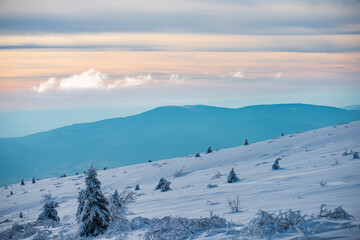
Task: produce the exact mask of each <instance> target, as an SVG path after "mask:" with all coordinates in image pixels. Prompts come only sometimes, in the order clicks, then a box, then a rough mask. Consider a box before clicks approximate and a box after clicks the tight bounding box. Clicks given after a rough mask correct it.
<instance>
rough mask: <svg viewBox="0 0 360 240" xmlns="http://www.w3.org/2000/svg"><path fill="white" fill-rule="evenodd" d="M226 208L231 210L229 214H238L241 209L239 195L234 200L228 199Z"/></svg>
mask: <svg viewBox="0 0 360 240" xmlns="http://www.w3.org/2000/svg"><path fill="white" fill-rule="evenodd" d="M227 207H228V208H229V209H230V210H231V212H239V211H240V209H241V207H240V198H239V195H237V196H236V198H235V199H230V198H228V200H227Z"/></svg>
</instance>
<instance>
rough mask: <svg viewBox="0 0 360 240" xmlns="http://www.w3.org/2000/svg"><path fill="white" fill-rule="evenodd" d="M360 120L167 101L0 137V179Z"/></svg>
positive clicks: (340, 113) (282, 108)
mask: <svg viewBox="0 0 360 240" xmlns="http://www.w3.org/2000/svg"><path fill="white" fill-rule="evenodd" d="M359 119H360V112H359V111H349V110H344V109H339V108H334V107H326V106H316V105H306V104H277V105H257V106H249V107H244V108H236V109H233V108H222V107H212V106H205V105H196V106H182V107H178V106H166V107H159V108H155V109H153V110H150V111H147V112H143V113H140V114H137V115H134V116H129V117H123V118H113V119H106V120H102V121H98V122H93V123H82V124H74V125H70V126H66V127H62V128H57V129H54V130H51V131H46V132H41V133H36V134H32V135H28V136H25V137H19V138H2V139H0V184H7V183H12V182H14V181H20V180H21V178H23V177H25V178H31V177H32V176H35V177H40V178H45V177H54V176H60V175H61V174H64V173H65V174H67V175H72V174H75V173H76V172H77V171H79V172H81V171H82V170H84V169H85V168H86V167H88V165H89V163H90V162H93V163H96V165H97V166H100V167H105V166H107V167H118V166H124V165H129V164H134V163H140V162H146V161H148V160H150V159H151V160H159V159H165V158H171V157H177V156H185V155H189V154H194V153H196V152H203V151H205V150H206V148H207V147H208V146H212V147H213V149H220V148H229V147H234V146H239V145H242V144H243V143H244V140H245V138H247V139H248V140H249V142H250V143H253V142H255V141H261V140H265V139H269V138H274V137H278V136H280V134H281V132H284V133H285V134H290V133H295V132H302V131H307V130H312V129H317V128H322V127H326V126H330V125H334V124H338V123H342V122H350V121H355V120H359Z"/></svg>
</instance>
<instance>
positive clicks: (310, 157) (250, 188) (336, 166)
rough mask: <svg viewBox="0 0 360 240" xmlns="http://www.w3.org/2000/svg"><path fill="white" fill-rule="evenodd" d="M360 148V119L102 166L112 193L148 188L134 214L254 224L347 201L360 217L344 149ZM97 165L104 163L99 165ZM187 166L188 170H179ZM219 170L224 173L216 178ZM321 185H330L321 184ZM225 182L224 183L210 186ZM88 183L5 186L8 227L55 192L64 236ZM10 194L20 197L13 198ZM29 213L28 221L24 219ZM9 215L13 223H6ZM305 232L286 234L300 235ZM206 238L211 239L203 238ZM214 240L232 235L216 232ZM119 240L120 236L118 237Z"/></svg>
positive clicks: (357, 177) (356, 166)
mask: <svg viewBox="0 0 360 240" xmlns="http://www.w3.org/2000/svg"><path fill="white" fill-rule="evenodd" d="M345 148H346V149H347V150H348V151H350V150H353V151H357V152H359V151H360V121H356V122H351V123H348V124H342V125H336V126H332V127H327V128H322V129H318V130H314V131H309V132H304V133H298V134H292V135H286V136H284V137H279V138H275V139H271V140H267V141H263V142H258V143H254V144H250V145H248V146H240V147H235V148H231V149H221V150H218V151H214V152H213V153H210V154H201V157H199V158H195V157H194V156H187V157H179V158H174V159H167V160H161V161H156V162H151V163H143V164H136V165H131V166H126V167H121V168H116V169H110V170H102V171H98V174H99V180H100V181H101V183H102V190H103V192H104V193H112V192H114V190H115V189H117V190H119V191H121V190H122V189H125V188H128V189H131V190H133V188H134V187H135V185H136V184H139V185H140V188H141V190H139V191H137V192H138V193H139V196H138V198H137V200H136V202H135V203H131V204H130V205H129V211H131V212H133V214H131V215H128V216H127V218H128V219H132V218H135V217H138V216H142V217H148V218H154V217H156V218H162V217H164V216H168V215H171V216H181V217H191V218H198V217H200V216H202V217H207V216H209V210H212V211H213V212H214V213H215V214H217V215H219V216H220V217H223V218H226V219H227V220H232V221H234V222H235V223H243V224H246V223H248V222H249V221H250V220H251V219H252V218H254V217H255V216H256V213H257V211H258V209H262V210H265V211H270V212H274V211H278V210H288V209H293V210H301V211H302V212H303V213H306V214H309V215H311V214H313V213H315V214H317V213H318V212H319V209H320V205H321V204H326V205H327V207H328V208H331V209H333V208H334V207H337V206H340V205H342V206H343V207H344V209H345V210H346V211H347V212H348V213H350V214H351V215H353V216H354V217H355V218H356V219H357V220H359V219H360V159H353V158H352V155H346V156H343V153H344V149H345ZM277 158H281V160H280V161H279V162H280V166H281V169H279V170H271V166H272V164H273V163H274V161H275V159H277ZM95 167H96V166H95ZM231 168H234V169H235V172H236V174H237V176H238V177H239V178H240V181H239V182H236V183H231V184H230V183H227V182H226V177H227V175H228V173H229V171H230V170H231ZM181 169H183V175H181V176H179V177H174V173H175V172H176V171H178V170H181ZM217 172H220V173H222V174H223V176H222V177H220V178H217V179H211V178H212V177H213V176H214V175H215V174H216V173H217ZM161 177H163V178H166V179H167V180H169V181H171V182H172V184H171V188H172V190H171V191H168V192H159V191H154V188H155V186H156V184H157V183H158V182H159V179H160V178H161ZM320 182H326V184H325V186H321V184H320ZM209 183H211V184H217V185H218V187H216V188H210V189H209V188H207V185H208V184H209ZM83 188H84V176H83V175H78V176H70V177H65V178H51V179H43V180H39V181H37V182H36V183H35V184H32V183H31V182H25V186H20V183H19V184H16V185H15V184H13V185H11V186H8V187H6V188H4V187H3V188H2V189H1V190H0V202H1V204H0V222H2V223H1V224H0V231H3V230H5V229H7V228H10V227H11V225H12V224H14V223H23V222H29V221H35V220H36V218H37V217H38V215H39V214H40V212H41V207H42V205H43V203H41V202H40V201H41V200H42V197H41V196H42V195H44V194H48V193H51V194H52V195H53V197H54V198H55V200H56V201H58V202H59V203H60V205H59V207H58V208H57V211H58V213H59V217H60V219H61V223H62V227H60V228H55V229H52V231H53V232H55V233H58V232H59V231H63V232H62V234H63V236H64V238H66V237H69V236H72V234H74V233H75V232H76V231H77V223H76V221H75V212H76V208H77V200H76V197H77V196H78V192H79V190H80V189H83ZM10 191H12V192H13V193H14V195H11V196H10V195H9V194H10ZM237 195H239V197H240V201H241V207H242V209H241V210H242V211H240V212H237V213H231V212H230V210H229V209H228V208H227V199H229V198H235V197H236V196H237ZM20 211H22V213H23V215H24V218H23V219H20V218H19V212H20ZM6 219H9V220H11V221H10V222H3V221H4V220H6ZM137 234H140V235H141V234H142V232H141V231H139V232H137V233H133V234H130V235H129V236H128V237H129V239H140V237H141V236H138V235H137ZM296 236H298V235H296V234H295V235H291V234H290V235H286V234H285V235H278V236H277V237H279V238H280V237H283V238H292V237H296ZM321 236H322V237H325V238H328V237H330V236H338V237H339V236H340V238H344V236H347V237H349V238H353V239H356V238H357V237H359V236H360V228H359V227H356V228H351V229H349V230H348V231H345V232H344V231H342V230H339V233H336V231H335V232H334V231H333V232H331V233H330V235H329V233H328V235H321ZM198 238H205V235H199V236H198ZM209 238H210V239H226V238H231V236H228V235H226V236H225V235H222V234H220V233H219V234H215V235H213V236H211V237H209ZM114 239H115V238H114Z"/></svg>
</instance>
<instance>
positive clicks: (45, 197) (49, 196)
mask: <svg viewBox="0 0 360 240" xmlns="http://www.w3.org/2000/svg"><path fill="white" fill-rule="evenodd" d="M41 197H42V198H43V199H42V200H41V202H48V201H50V200H51V199H53V196H52V194H51V193H46V194H44V195H42V196H41Z"/></svg>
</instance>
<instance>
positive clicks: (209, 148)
mask: <svg viewBox="0 0 360 240" xmlns="http://www.w3.org/2000/svg"><path fill="white" fill-rule="evenodd" d="M212 152H213V150H212V148H211V147H208V149H207V150H206V152H205V153H206V154H209V153H212Z"/></svg>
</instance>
